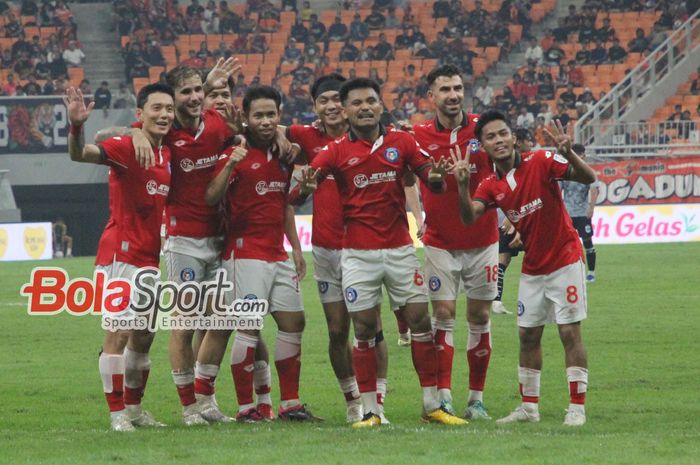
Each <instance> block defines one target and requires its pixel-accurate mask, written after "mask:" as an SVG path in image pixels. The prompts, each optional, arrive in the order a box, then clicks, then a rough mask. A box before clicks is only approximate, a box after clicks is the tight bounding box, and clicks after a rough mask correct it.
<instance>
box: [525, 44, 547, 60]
mask: <svg viewBox="0 0 700 465" xmlns="http://www.w3.org/2000/svg"><path fill="white" fill-rule="evenodd" d="M543 59H544V52H543V51H542V47H540V46H539V44H538V43H537V41H536V40H535V39H531V40H530V44H529V45H528V47H527V50H525V60H526V61H527V62H528V63H531V64H534V65H535V66H540V65H541V64H542V60H543Z"/></svg>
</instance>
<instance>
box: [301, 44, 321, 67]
mask: <svg viewBox="0 0 700 465" xmlns="http://www.w3.org/2000/svg"><path fill="white" fill-rule="evenodd" d="M304 61H306V63H308V64H310V65H313V66H318V65H319V64H320V63H321V47H320V46H319V44H317V43H316V42H315V41H314V40H313V39H309V42H307V43H306V45H305V46H304Z"/></svg>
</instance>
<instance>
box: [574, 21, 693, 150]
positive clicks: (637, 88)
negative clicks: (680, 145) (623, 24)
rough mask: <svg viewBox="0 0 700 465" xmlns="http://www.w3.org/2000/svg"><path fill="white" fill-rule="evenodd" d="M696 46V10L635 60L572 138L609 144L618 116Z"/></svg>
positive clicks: (585, 117) (587, 144) (579, 121)
mask: <svg viewBox="0 0 700 465" xmlns="http://www.w3.org/2000/svg"><path fill="white" fill-rule="evenodd" d="M699 46H700V10H698V11H696V12H695V14H693V16H691V17H690V18H689V19H688V20H687V21H686V22H685V23H683V25H682V26H681V27H680V28H678V29H676V30H675V31H673V33H672V34H671V35H670V36H669V37H668V39H666V41H665V42H664V43H663V44H661V45H660V46H659V47H658V48H657V49H656V50H654V51H653V52H652V53H650V54H649V56H648V57H647V58H646V59H645V60H644V61H642V62H641V63H639V64H638V65H637V66H636V67H635V68H634V69H632V71H631V72H630V73H629V75H627V76H626V77H625V78H624V79H623V80H622V81H620V82H618V83H617V85H616V86H614V87H613V88H612V89H611V90H610V92H608V94H606V95H605V97H603V98H601V99H600V101H598V103H597V104H596V105H595V106H594V107H593V108H592V109H591V110H590V111H588V112H587V113H586V114H584V115H583V116H582V117H581V118H579V120H578V121H577V122H576V124H575V126H574V138H575V140H576V142H578V143H581V144H583V145H586V146H598V145H606V143H608V144H609V141H610V140H611V137H612V136H613V135H614V130H615V128H616V127H617V126H618V125H619V122H618V121H619V118H620V117H621V116H623V115H624V114H625V113H626V112H627V111H629V110H630V109H631V108H633V107H634V106H635V105H636V104H637V103H638V101H639V99H640V98H641V97H642V96H644V95H646V94H647V93H648V92H650V91H652V90H653V89H654V87H655V85H656V84H657V83H658V82H659V81H660V80H661V79H662V78H664V77H666V76H667V75H668V74H669V73H671V72H672V71H673V70H675V69H676V68H677V67H678V66H679V65H680V64H681V62H682V61H683V60H684V59H685V58H686V57H687V56H688V55H690V53H691V52H692V51H694V50H695V49H696V48H697V47H699Z"/></svg>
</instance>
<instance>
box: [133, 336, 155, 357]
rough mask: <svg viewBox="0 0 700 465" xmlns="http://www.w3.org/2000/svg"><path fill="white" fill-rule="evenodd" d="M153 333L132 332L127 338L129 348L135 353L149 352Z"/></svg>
mask: <svg viewBox="0 0 700 465" xmlns="http://www.w3.org/2000/svg"><path fill="white" fill-rule="evenodd" d="M154 338H155V333H153V332H151V331H132V333H131V336H129V348H130V349H132V350H134V351H135V352H141V353H146V352H148V351H149V350H150V348H151V344H153V339H154Z"/></svg>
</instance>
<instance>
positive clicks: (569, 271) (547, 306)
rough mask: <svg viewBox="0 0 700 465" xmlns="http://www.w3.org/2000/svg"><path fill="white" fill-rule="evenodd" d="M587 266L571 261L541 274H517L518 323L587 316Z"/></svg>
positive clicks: (530, 325)
mask: <svg viewBox="0 0 700 465" xmlns="http://www.w3.org/2000/svg"><path fill="white" fill-rule="evenodd" d="M585 272H586V266H585V265H584V264H583V261H580V260H579V261H578V262H576V263H572V264H571V265H567V266H564V267H562V268H559V269H558V270H556V271H554V272H552V273H549V274H544V275H527V274H521V275H520V288H519V290H518V326H522V327H524V328H535V327H538V326H543V325H544V324H546V323H555V322H556V323H557V324H560V325H562V324H569V323H576V322H578V321H581V320H584V319H586V315H587V302H586V278H585V277H586V273H585Z"/></svg>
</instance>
